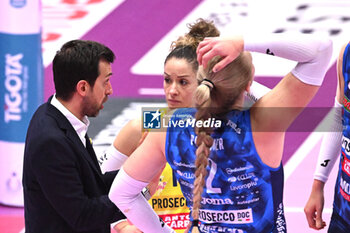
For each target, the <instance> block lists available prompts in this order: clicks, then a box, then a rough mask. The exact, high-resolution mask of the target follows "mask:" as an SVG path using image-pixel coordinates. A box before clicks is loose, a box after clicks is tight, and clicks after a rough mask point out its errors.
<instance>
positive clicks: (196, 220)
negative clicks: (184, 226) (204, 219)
mask: <svg viewBox="0 0 350 233" xmlns="http://www.w3.org/2000/svg"><path fill="white" fill-rule="evenodd" d="M192 226H194V227H198V226H199V220H198V219H194V220H192Z"/></svg>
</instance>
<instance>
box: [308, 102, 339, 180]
mask: <svg viewBox="0 0 350 233" xmlns="http://www.w3.org/2000/svg"><path fill="white" fill-rule="evenodd" d="M329 117H330V119H329V123H328V124H329V130H328V132H326V133H325V134H324V136H323V139H322V144H321V149H320V154H319V156H318V161H317V166H316V171H315V174H314V179H316V180H320V181H322V182H326V181H327V179H328V176H329V174H330V172H331V171H332V168H333V166H334V164H335V162H336V161H337V159H338V157H339V155H340V150H341V139H342V135H343V133H342V129H343V125H342V106H341V104H340V103H339V102H338V101H337V100H335V103H334V108H333V109H332V110H331V112H330V115H329Z"/></svg>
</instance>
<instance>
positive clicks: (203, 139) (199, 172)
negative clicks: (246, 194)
mask: <svg viewBox="0 0 350 233" xmlns="http://www.w3.org/2000/svg"><path fill="white" fill-rule="evenodd" d="M210 91H211V88H209V87H208V86H206V85H205V84H201V85H199V87H198V88H197V91H196V102H197V108H198V111H197V113H196V120H197V121H205V120H207V119H209V118H210V117H211V114H210V113H208V111H207V109H206V107H208V106H210V104H211V100H210ZM195 131H196V134H197V140H196V145H197V150H196V161H195V165H196V171H195V177H196V178H195V181H194V188H193V206H192V218H193V221H192V222H191V223H190V224H189V226H188V228H187V230H189V229H190V228H191V226H192V225H193V228H192V233H199V228H198V220H199V209H200V206H201V200H202V193H203V187H204V184H205V177H206V176H207V169H206V168H207V165H208V157H209V155H210V147H211V146H212V145H213V138H212V137H211V136H210V134H211V133H212V131H213V129H212V128H205V127H196V129H195ZM193 223H195V224H193Z"/></svg>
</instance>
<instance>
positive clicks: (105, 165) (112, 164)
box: [100, 144, 128, 174]
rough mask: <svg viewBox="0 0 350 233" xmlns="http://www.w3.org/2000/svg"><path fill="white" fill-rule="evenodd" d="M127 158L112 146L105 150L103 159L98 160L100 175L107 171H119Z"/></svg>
mask: <svg viewBox="0 0 350 233" xmlns="http://www.w3.org/2000/svg"><path fill="white" fill-rule="evenodd" d="M127 159H128V156H126V155H124V154H123V153H121V152H120V151H118V150H117V149H116V148H115V147H114V146H113V144H112V145H111V146H110V147H109V148H108V149H107V150H106V153H105V154H104V156H103V157H101V158H100V164H101V171H102V174H104V173H105V172H109V171H115V170H119V169H120V168H121V167H122V165H123V164H124V162H125V161H126V160H127Z"/></svg>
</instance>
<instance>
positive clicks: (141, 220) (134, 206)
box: [108, 168, 175, 233]
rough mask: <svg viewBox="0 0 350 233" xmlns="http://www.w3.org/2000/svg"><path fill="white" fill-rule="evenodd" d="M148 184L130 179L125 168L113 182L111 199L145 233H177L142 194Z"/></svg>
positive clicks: (110, 193)
mask: <svg viewBox="0 0 350 233" xmlns="http://www.w3.org/2000/svg"><path fill="white" fill-rule="evenodd" d="M146 185H147V183H145V182H142V181H138V180H135V179H134V178H132V177H130V176H129V175H128V174H127V173H126V172H125V171H124V169H123V168H121V169H120V171H119V173H118V175H117V176H116V178H115V179H114V181H113V184H112V187H111V189H110V191H109V194H108V196H109V198H110V199H111V201H112V202H114V204H116V206H118V208H119V209H120V210H121V211H122V212H123V213H124V215H125V216H126V217H127V218H128V219H129V220H130V221H131V222H132V224H134V225H135V226H136V227H137V228H139V229H140V230H141V231H142V232H144V233H154V232H159V233H162V232H165V233H167V232H171V233H175V231H174V230H172V229H171V228H170V227H169V226H168V225H167V224H165V223H164V222H163V221H161V219H160V218H159V217H158V216H157V214H156V213H155V212H154V210H153V209H152V207H151V206H150V204H149V203H148V202H147V201H146V199H145V198H144V196H143V195H142V194H141V190H142V189H143V188H144V187H145V186H146Z"/></svg>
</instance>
